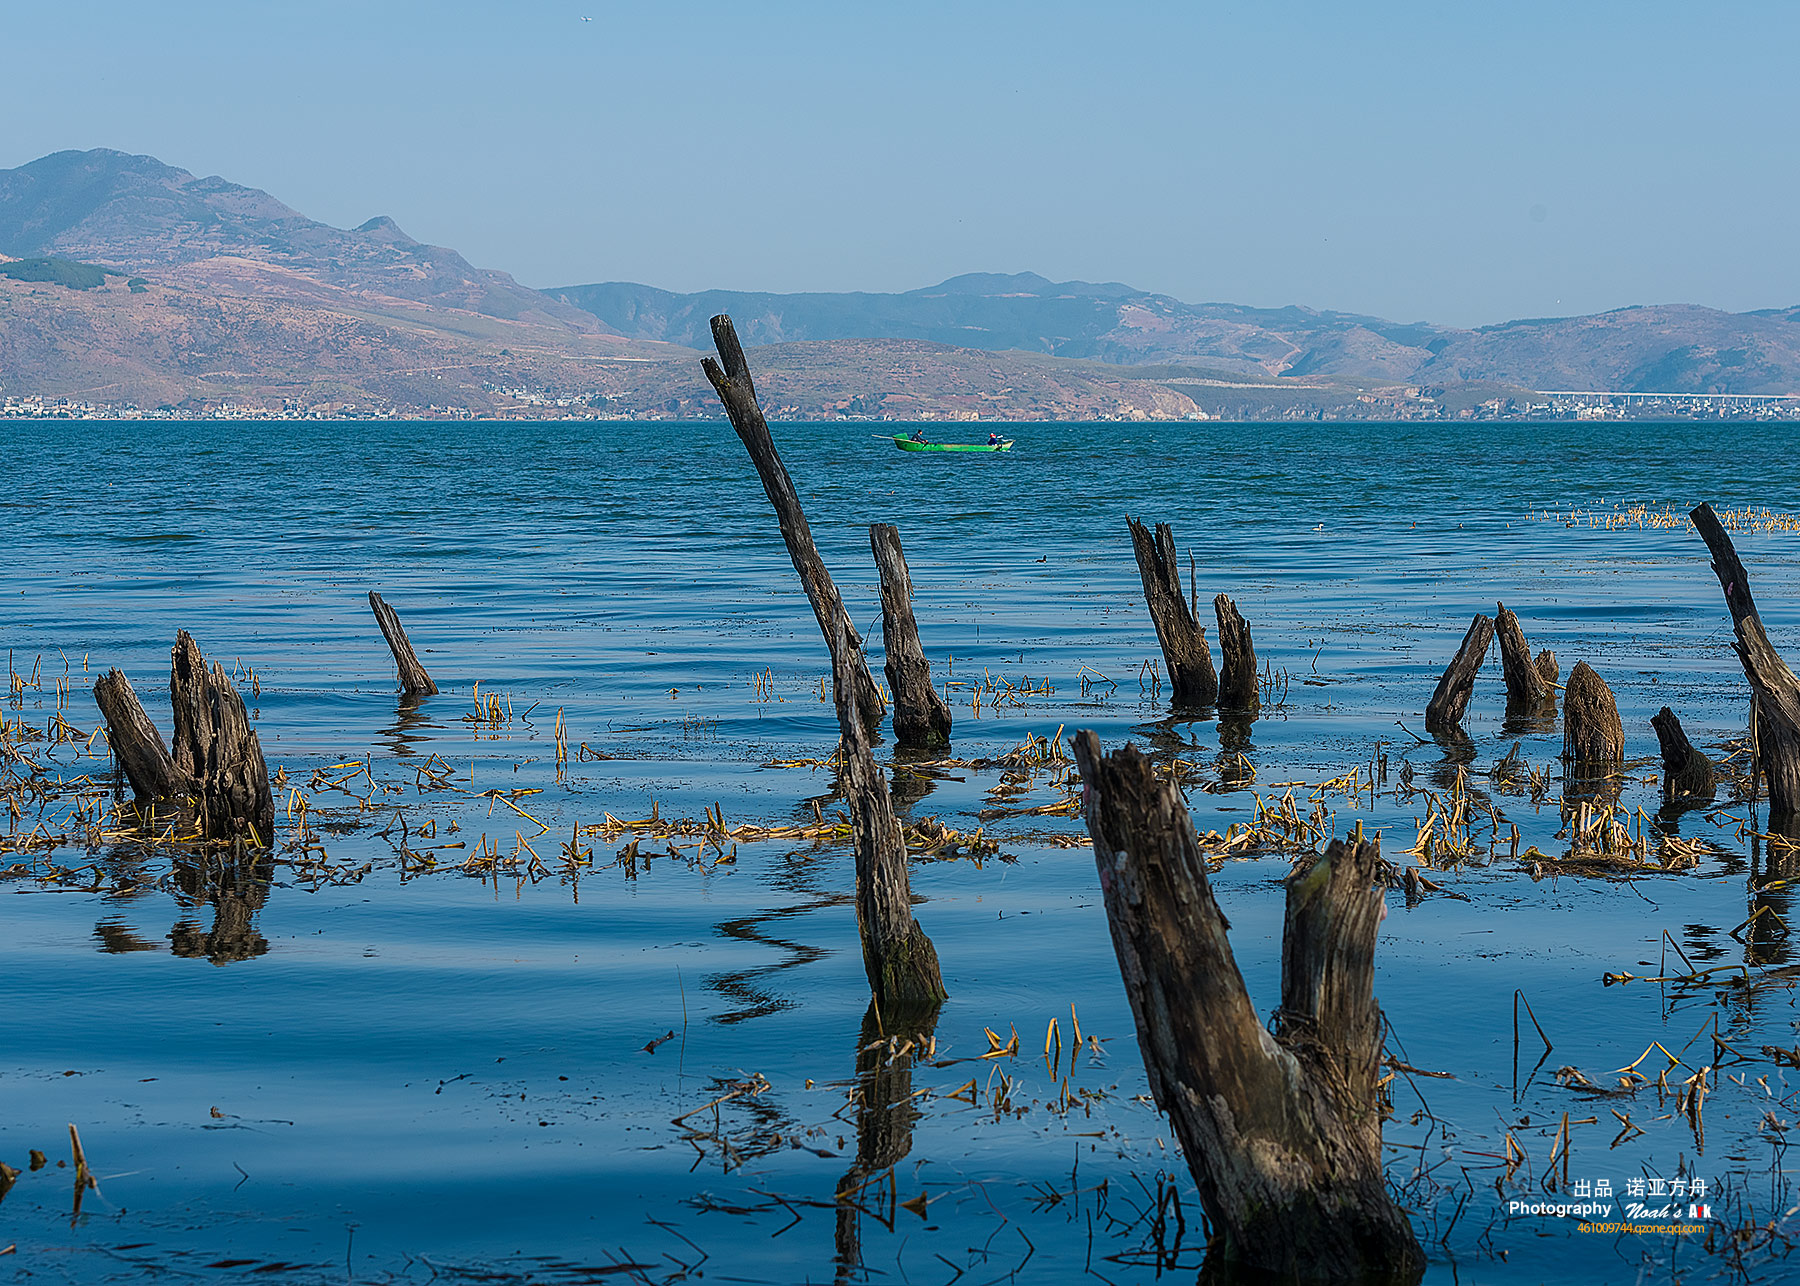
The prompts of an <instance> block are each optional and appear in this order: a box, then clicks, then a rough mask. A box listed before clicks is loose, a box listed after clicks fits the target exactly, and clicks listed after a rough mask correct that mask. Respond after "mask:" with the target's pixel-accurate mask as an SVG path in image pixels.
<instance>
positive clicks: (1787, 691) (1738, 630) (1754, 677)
mask: <svg viewBox="0 0 1800 1286" xmlns="http://www.w3.org/2000/svg"><path fill="white" fill-rule="evenodd" d="M1688 517H1690V518H1692V519H1693V520H1694V527H1695V528H1696V529H1697V530H1698V531H1699V533H1700V538H1701V539H1702V540H1704V541H1705V542H1706V548H1707V550H1708V551H1709V552H1711V554H1712V565H1713V572H1714V574H1715V575H1717V576H1718V578H1719V585H1720V587H1721V588H1722V589H1723V590H1724V591H1725V606H1726V608H1727V609H1728V610H1729V611H1730V612H1731V625H1732V631H1733V633H1734V634H1735V635H1736V639H1735V641H1734V643H1733V644H1732V646H1733V648H1734V650H1735V651H1736V652H1737V654H1738V660H1739V661H1741V662H1743V666H1744V677H1745V678H1747V679H1748V680H1749V681H1750V690H1751V692H1752V694H1753V695H1754V696H1755V699H1756V723H1755V732H1756V755H1757V760H1758V764H1759V767H1760V768H1761V771H1762V772H1763V774H1764V775H1765V776H1766V777H1767V778H1768V782H1769V818H1770V821H1771V822H1776V821H1781V822H1785V821H1786V820H1787V819H1789V818H1793V817H1800V680H1796V679H1795V678H1794V672H1793V671H1792V670H1790V669H1789V668H1788V666H1787V662H1785V661H1783V660H1782V659H1781V655H1780V653H1778V652H1776V650H1775V647H1774V645H1773V644H1772V643H1770V642H1769V635H1768V631H1766V630H1765V629H1764V628H1763V623H1762V617H1761V616H1760V615H1758V613H1757V610H1756V600H1755V599H1754V598H1753V597H1751V594H1750V576H1749V573H1748V572H1747V571H1745V570H1744V564H1743V563H1742V562H1741V561H1740V560H1739V558H1738V555H1737V547H1736V546H1734V545H1733V544H1732V543H1731V537H1730V536H1729V535H1727V534H1726V531H1725V528H1724V527H1723V526H1722V525H1721V524H1720V522H1719V517H1718V515H1717V514H1715V513H1714V512H1713V510H1712V506H1711V505H1709V504H1700V505H1698V506H1696V507H1695V508H1694V510H1693V511H1692V512H1691V513H1689V514H1688Z"/></svg>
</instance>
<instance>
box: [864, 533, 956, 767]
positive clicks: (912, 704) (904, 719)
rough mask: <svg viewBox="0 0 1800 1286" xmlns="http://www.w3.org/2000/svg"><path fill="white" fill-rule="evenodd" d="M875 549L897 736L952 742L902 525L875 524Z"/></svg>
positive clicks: (905, 742)
mask: <svg viewBox="0 0 1800 1286" xmlns="http://www.w3.org/2000/svg"><path fill="white" fill-rule="evenodd" d="M869 549H870V550H871V551H872V552H873V553H874V555H875V567H876V570H877V571H879V572H880V573H881V640H882V646H883V649H884V650H885V651H886V653H887V665H886V670H887V681H888V691H889V692H891V693H893V694H894V740H895V741H896V742H898V743H899V744H900V745H902V746H904V747H907V748H908V749H935V748H937V747H941V746H948V745H949V744H950V707H949V706H947V705H945V704H944V699H943V698H942V697H940V696H939V695H938V694H937V690H936V689H935V688H933V687H932V686H931V662H930V661H928V660H926V659H925V649H924V648H923V647H921V646H920V645H919V623H918V621H917V619H915V618H914V616H913V608H912V575H911V573H909V572H908V571H907V569H906V552H905V550H903V549H901V547H900V531H899V529H898V528H897V527H895V526H894V524H893V523H891V522H878V523H872V524H870V526H869Z"/></svg>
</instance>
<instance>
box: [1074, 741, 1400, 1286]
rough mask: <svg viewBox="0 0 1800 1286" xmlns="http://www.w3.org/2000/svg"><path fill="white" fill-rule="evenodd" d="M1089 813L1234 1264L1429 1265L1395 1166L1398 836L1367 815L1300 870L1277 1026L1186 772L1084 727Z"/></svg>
mask: <svg viewBox="0 0 1800 1286" xmlns="http://www.w3.org/2000/svg"><path fill="white" fill-rule="evenodd" d="M1075 759H1076V762H1077V764H1078V765H1079V766H1080V769H1081V777H1082V781H1083V783H1084V789H1083V812H1084V814H1085V815H1086V817H1087V824H1088V832H1089V834H1091V835H1092V836H1093V841H1094V861H1095V864H1096V866H1097V867H1098V868H1099V873H1100V888H1101V891H1102V893H1103V894H1104V897H1105V900H1106V915H1107V921H1108V923H1109V925H1110V926H1111V928H1112V938H1113V947H1114V949H1115V950H1116V951H1117V953H1118V957H1119V968H1120V972H1121V974H1122V975H1123V977H1124V980H1125V990H1126V994H1127V996H1128V997H1129V998H1130V1001H1131V1011H1132V1015H1133V1017H1134V1018H1135V1020H1136V1025H1137V1032H1138V1045H1139V1048H1140V1049H1141V1050H1142V1052H1143V1056H1144V1066H1145V1069H1146V1071H1147V1072H1148V1073H1149V1079H1150V1088H1151V1092H1152V1093H1153V1094H1154V1095H1155V1098H1156V1102H1157V1104H1158V1105H1159V1106H1160V1107H1161V1108H1162V1109H1163V1111H1165V1112H1166V1113H1168V1115H1169V1118H1170V1120H1171V1122H1172V1123H1173V1125H1174V1128H1175V1133H1176V1137H1177V1138H1179V1139H1180V1140H1181V1146H1182V1151H1183V1153H1184V1154H1185V1155H1186V1157H1187V1162H1188V1168H1189V1170H1190V1171H1191V1172H1192V1173H1193V1177H1194V1183H1195V1186H1196V1187H1197V1188H1198V1189H1199V1192H1200V1202H1201V1204H1202V1206H1204V1207H1205V1210H1206V1214H1207V1218H1208V1220H1209V1221H1210V1223H1211V1225H1212V1228H1213V1230H1214V1233H1215V1235H1216V1237H1217V1239H1218V1240H1217V1242H1216V1243H1215V1251H1216V1254H1217V1255H1218V1256H1220V1257H1221V1258H1222V1259H1223V1261H1224V1262H1225V1263H1227V1264H1229V1265H1231V1266H1232V1267H1235V1268H1242V1269H1251V1270H1260V1271H1261V1272H1264V1273H1268V1274H1270V1275H1271V1279H1272V1280H1280V1281H1339V1282H1347V1281H1359V1282H1362V1281H1368V1280H1372V1279H1373V1280H1384V1281H1391V1280H1403V1281H1417V1280H1418V1278H1419V1276H1420V1274H1421V1273H1422V1271H1423V1268H1424V1262H1425V1261H1424V1255H1423V1253H1422V1251H1421V1250H1420V1248H1419V1243H1418V1241H1417V1239H1416V1238H1415V1237H1414V1236H1413V1231H1412V1227H1411V1225H1410V1224H1409V1223H1408V1222H1407V1218H1406V1215H1405V1213H1404V1212H1403V1211H1402V1210H1401V1209H1400V1208H1399V1207H1398V1206H1397V1205H1396V1204H1395V1203H1394V1200H1393V1198H1392V1197H1391V1195H1390V1194H1389V1192H1388V1189H1387V1184H1386V1180H1385V1177H1384V1175H1383V1170H1382V1150H1381V1110H1380V1106H1379V1103H1378V1101H1377V1091H1376V1069H1377V1066H1378V1064H1379V1061H1380V1057H1381V1045H1382V1041H1381V1011H1380V1008H1379V1006H1378V1005H1377V1004H1376V1001H1375V997H1374V965H1375V936H1376V930H1377V928H1378V926H1379V925H1380V923H1381V920H1382V917H1383V915H1384V914H1385V911H1386V907H1385V905H1384V901H1383V896H1382V892H1381V888H1380V885H1379V884H1378V881H1377V878H1376V872H1377V868H1378V866H1379V865H1380V861H1381V858H1380V846H1379V844H1378V843H1373V842H1366V841H1364V840H1363V839H1362V837H1361V832H1360V830H1359V831H1358V833H1357V835H1356V836H1355V837H1354V838H1353V839H1352V840H1351V841H1350V842H1349V843H1344V842H1342V841H1340V840H1333V841H1332V842H1331V845H1330V846H1329V848H1328V849H1327V850H1326V852H1325V854H1324V856H1323V857H1321V858H1320V859H1319V861H1318V862H1317V863H1316V864H1315V865H1313V866H1312V867H1311V869H1309V870H1307V871H1305V872H1302V873H1297V874H1295V875H1293V876H1291V877H1289V880H1288V884H1287V899H1288V900H1287V925H1286V929H1285V932H1284V937H1283V946H1282V983H1281V1009H1280V1011H1279V1014H1278V1023H1277V1028H1276V1032H1275V1035H1274V1037H1273V1038H1271V1036H1270V1034H1269V1032H1268V1030H1267V1029H1266V1028H1265V1027H1264V1026H1263V1024H1262V1022H1261V1021H1260V1020H1259V1019H1258V1017H1257V1013H1256V1007H1255V1006H1254V1005H1253V1004H1252V1003H1251V1001H1250V996H1249V994H1248V992H1247V991H1246V990H1245V987H1244V980H1243V977H1242V975H1241V974H1240V973H1239V972H1238V967H1237V961H1236V960H1235V958H1234V957H1233V956H1232V953H1231V946H1230V944H1229V942H1228V941H1227V940H1226V930H1227V929H1228V928H1229V927H1230V926H1229V925H1228V924H1227V923H1226V920H1225V916H1224V915H1223V914H1222V913H1221V912H1220V910H1219V907H1218V904H1217V903H1216V902H1215V901H1214V900H1213V896H1212V890H1211V888H1210V887H1209V885H1208V883H1207V878H1206V864H1205V861H1204V859H1203V858H1202V856H1201V853H1200V849H1199V843H1198V841H1197V840H1196V839H1195V836H1194V826H1193V821H1192V819H1191V818H1189V816H1188V812H1187V807H1186V805H1185V804H1184V803H1183V801H1182V797H1181V792H1180V790H1179V788H1178V787H1177V786H1175V785H1174V784H1173V783H1172V782H1171V781H1169V780H1167V779H1165V778H1158V777H1157V776H1156V775H1155V774H1154V773H1153V772H1152V770H1151V766H1150V762H1149V760H1147V759H1146V758H1144V756H1143V755H1141V754H1139V753H1138V752H1137V751H1136V750H1135V749H1133V748H1132V747H1131V746H1126V747H1124V748H1123V749H1121V750H1119V751H1117V752H1115V753H1113V754H1111V755H1104V756H1103V755H1102V753H1101V749H1100V739H1099V738H1098V737H1097V736H1095V735H1094V733H1093V732H1092V731H1088V730H1084V731H1082V732H1079V733H1077V734H1076V737H1075Z"/></svg>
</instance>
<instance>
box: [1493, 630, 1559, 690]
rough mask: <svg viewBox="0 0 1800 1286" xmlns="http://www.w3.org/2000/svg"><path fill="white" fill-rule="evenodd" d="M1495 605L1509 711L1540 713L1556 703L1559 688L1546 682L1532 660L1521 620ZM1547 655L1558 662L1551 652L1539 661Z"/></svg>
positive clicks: (1501, 667) (1497, 635) (1501, 665)
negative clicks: (1545, 707) (1520, 625)
mask: <svg viewBox="0 0 1800 1286" xmlns="http://www.w3.org/2000/svg"><path fill="white" fill-rule="evenodd" d="M1495 606H1496V608H1497V609H1498V610H1497V611H1495V613H1494V636H1495V637H1496V638H1498V639H1499V640H1500V672H1501V674H1502V675H1503V676H1504V677H1505V679H1506V708H1507V710H1508V711H1509V712H1512V713H1518V712H1526V713H1529V712H1533V711H1537V710H1541V709H1543V708H1544V706H1546V705H1548V704H1552V703H1554V702H1555V700H1556V689H1555V688H1553V687H1551V686H1550V685H1549V684H1548V683H1545V682H1544V675H1543V672H1542V671H1541V670H1540V669H1539V668H1538V665H1537V664H1536V663H1534V662H1533V661H1532V659H1531V649H1530V647H1528V646H1527V645H1526V643H1525V631H1524V630H1522V629H1520V628H1519V618H1518V617H1517V616H1515V615H1514V614H1513V613H1512V611H1511V609H1509V608H1508V607H1507V606H1506V604H1505V603H1497V604H1495ZM1546 656H1550V657H1551V663H1552V664H1554V663H1555V657H1554V656H1551V654H1550V653H1548V652H1544V653H1541V654H1540V657H1539V660H1540V661H1541V660H1542V658H1543V657H1546ZM1554 681H1555V680H1554V679H1553V680H1552V682H1554Z"/></svg>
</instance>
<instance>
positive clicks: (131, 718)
mask: <svg viewBox="0 0 1800 1286" xmlns="http://www.w3.org/2000/svg"><path fill="white" fill-rule="evenodd" d="M94 704H95V705H97V706H99V707H100V714H101V715H102V716H103V717H104V718H105V720H106V740H107V742H108V744H110V745H111V746H112V752H113V757H114V758H115V759H117V760H118V761H119V767H120V768H122V769H124V771H125V779H126V780H127V781H129V782H130V783H131V793H132V795H133V796H134V797H135V798H136V799H137V800H138V802H139V803H144V804H154V803H156V802H158V801H163V800H166V801H168V802H170V803H174V804H185V803H186V802H187V797H188V792H189V791H190V790H191V789H192V783H191V782H189V780H188V778H187V775H186V774H185V773H183V772H182V771H181V770H180V769H178V768H176V767H175V759H174V756H172V755H170V754H169V748H168V746H167V745H165V744H164V743H163V739H162V734H161V733H160V732H158V731H157V730H156V725H155V724H154V723H152V722H151V720H150V716H149V715H148V714H146V713H144V705H143V702H141V701H139V700H138V696H137V693H136V692H135V691H133V690H132V687H131V680H130V679H127V678H126V677H125V673H124V671H122V670H116V669H115V670H109V671H107V672H106V673H105V674H103V675H101V676H100V677H99V678H98V679H96V680H95V681H94Z"/></svg>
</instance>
